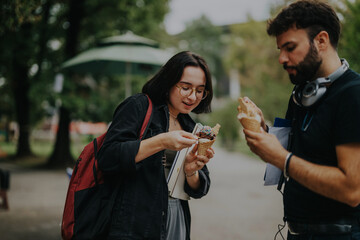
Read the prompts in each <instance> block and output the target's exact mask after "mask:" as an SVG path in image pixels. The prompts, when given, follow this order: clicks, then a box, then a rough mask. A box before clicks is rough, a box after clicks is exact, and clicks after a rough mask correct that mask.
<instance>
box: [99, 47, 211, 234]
mask: <svg viewBox="0 0 360 240" xmlns="http://www.w3.org/2000/svg"><path fill="white" fill-rule="evenodd" d="M142 92H143V94H137V95H134V96H132V97H129V98H128V99H126V100H125V101H124V102H123V103H122V104H121V105H120V106H119V107H118V109H117V110H116V112H115V114H114V119H113V122H112V124H111V126H110V128H109V130H108V133H107V135H106V138H105V142H104V144H103V146H102V148H101V150H100V152H99V160H98V161H99V167H100V169H102V170H103V171H104V172H105V173H108V174H112V175H118V176H121V185H120V189H119V193H118V195H117V197H116V201H115V206H114V210H113V214H112V221H111V226H110V231H109V235H108V239H157V240H158V239H171V240H177V239H179V240H185V239H190V210H189V205H188V202H187V201H183V200H179V199H173V198H171V197H170V196H168V188H167V182H166V177H167V173H168V168H169V167H170V166H171V162H172V160H173V159H174V155H175V153H176V151H179V150H181V149H183V148H187V147H190V146H192V145H193V144H195V143H196V137H195V136H193V135H192V134H191V133H190V132H192V130H193V128H194V126H195V122H194V121H193V120H192V119H191V117H190V116H189V113H190V112H194V113H206V112H210V111H211V108H210V103H211V100H212V96H213V92H212V84H211V76H210V72H209V69H208V66H207V64H206V62H205V60H204V59H203V58H201V57H200V56H198V55H196V54H194V53H191V52H187V51H186V52H180V53H178V54H176V55H175V56H173V57H172V58H171V59H170V60H169V61H168V62H167V63H166V64H165V65H164V66H163V67H162V68H161V69H160V71H159V72H158V73H157V74H156V75H155V76H154V77H153V78H152V79H151V80H150V81H148V82H147V83H146V84H145V85H144V87H143V89H142ZM144 94H147V95H148V96H149V97H150V99H151V100H152V102H153V104H154V107H153V115H152V120H151V122H150V124H149V127H148V131H147V133H146V135H145V138H144V140H142V141H140V140H138V132H139V129H140V127H141V124H142V120H143V119H144V117H145V113H146V109H147V106H148V100H147V97H146V96H145V95H144ZM196 150H197V145H195V147H194V148H193V150H192V151H190V153H188V155H187V156H186V160H185V165H184V171H185V176H186V182H185V187H184V190H185V192H186V193H187V194H188V195H189V196H191V197H193V198H201V197H202V196H204V195H206V194H207V192H208V190H209V186H210V178H209V172H208V170H207V168H206V165H205V164H206V163H207V162H208V161H209V159H211V158H212V157H213V155H214V151H213V149H209V150H208V151H207V155H206V156H198V155H197V154H196Z"/></svg>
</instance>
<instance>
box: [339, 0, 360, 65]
mask: <svg viewBox="0 0 360 240" xmlns="http://www.w3.org/2000/svg"><path fill="white" fill-rule="evenodd" d="M344 3H345V8H342V9H339V12H340V13H341V14H342V15H343V16H344V19H343V21H342V35H341V37H340V43H339V55H340V57H344V58H346V59H348V61H349V63H350V67H351V68H352V69H354V70H355V71H357V72H360V55H359V51H360V46H359V42H360V33H359V29H360V1H359V0H355V1H348V0H345V1H344Z"/></svg>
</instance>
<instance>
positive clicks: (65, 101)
mask: <svg viewBox="0 0 360 240" xmlns="http://www.w3.org/2000/svg"><path fill="white" fill-rule="evenodd" d="M167 11H168V7H167V0H162V1H156V0H151V1H142V0H138V1H131V0H122V1H114V0H103V1H95V0H92V1H70V4H69V10H68V18H66V19H67V21H68V25H69V28H68V29H67V35H66V36H67V37H66V40H65V46H66V48H65V56H66V58H67V59H68V58H70V57H73V56H74V55H76V54H77V53H78V52H80V51H81V49H85V48H88V47H90V46H91V45H93V44H95V43H96V40H97V39H99V38H103V37H108V36H109V35H113V33H122V32H125V31H127V30H132V31H134V32H138V33H140V34H143V35H146V34H149V33H150V32H152V31H156V29H158V28H159V24H160V23H162V21H163V18H164V16H165V13H166V12H167ZM93 16H97V17H96V18H94V17H93ZM94 36H95V37H94ZM79 43H83V45H82V46H81V45H79ZM78 79H79V78H76V77H75V76H69V78H68V81H69V82H67V84H66V85H65V86H66V87H65V88H64V92H63V94H62V95H61V99H62V106H61V107H60V121H59V130H58V133H57V137H56V143H55V148H54V151H53V153H52V155H51V157H50V158H49V160H48V165H49V166H54V167H57V166H64V164H65V165H73V158H72V156H71V153H70V136H69V130H68V129H69V125H70V122H71V119H72V118H73V117H74V115H76V114H72V115H71V114H70V113H76V112H83V111H81V109H79V107H81V105H82V106H84V104H81V101H80V104H74V103H75V102H78V101H69V100H70V99H73V94H71V93H74V90H75V92H77V90H78V87H79V82H78V81H77V80H78ZM75 94H76V93H75ZM69 95H70V96H69ZM88 96H91V94H89V95H88ZM86 101H88V99H86ZM93 106H94V105H93ZM77 107H78V108H77ZM72 109H74V110H75V111H72Z"/></svg>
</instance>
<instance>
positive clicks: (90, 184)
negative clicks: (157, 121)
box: [61, 95, 152, 240]
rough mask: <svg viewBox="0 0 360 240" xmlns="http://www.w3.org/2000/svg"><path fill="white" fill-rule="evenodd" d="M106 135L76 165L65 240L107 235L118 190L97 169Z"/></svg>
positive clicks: (65, 215)
mask: <svg viewBox="0 0 360 240" xmlns="http://www.w3.org/2000/svg"><path fill="white" fill-rule="evenodd" d="M146 96H147V95H146ZM147 97H148V96H147ZM148 100H149V106H148V109H147V112H146V116H145V118H144V122H143V124H142V127H141V129H140V134H139V139H142V138H143V135H144V133H145V131H146V129H147V126H148V124H149V122H150V118H151V114H152V102H151V100H150V98H149V97H148ZM105 135H106V133H104V134H102V135H101V136H100V137H97V138H95V139H94V140H93V141H92V142H91V143H89V144H88V145H86V146H85V148H84V149H83V151H82V152H81V154H80V156H79V158H78V160H77V161H76V164H75V167H74V170H73V173H72V175H71V179H70V183H69V187H68V192H67V196H66V201H65V207H64V213H63V218H62V224H61V235H62V238H63V239H64V240H70V239H104V235H105V234H106V232H107V228H108V225H109V223H110V220H111V212H112V207H113V205H114V201H115V197H116V194H117V191H118V189H119V187H116V186H117V185H116V184H114V183H108V184H105V180H104V175H103V173H102V171H101V170H100V169H99V168H98V161H97V160H98V156H97V153H98V151H99V150H100V148H101V146H102V144H103V142H104V139H105ZM109 182H110V181H109Z"/></svg>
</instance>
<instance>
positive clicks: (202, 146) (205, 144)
mask: <svg viewBox="0 0 360 240" xmlns="http://www.w3.org/2000/svg"><path fill="white" fill-rule="evenodd" d="M214 142H215V139H214V140H209V141H201V140H199V145H198V154H199V155H203V156H205V155H206V150H207V149H208V148H210V147H211V146H212V145H213V143H214Z"/></svg>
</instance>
